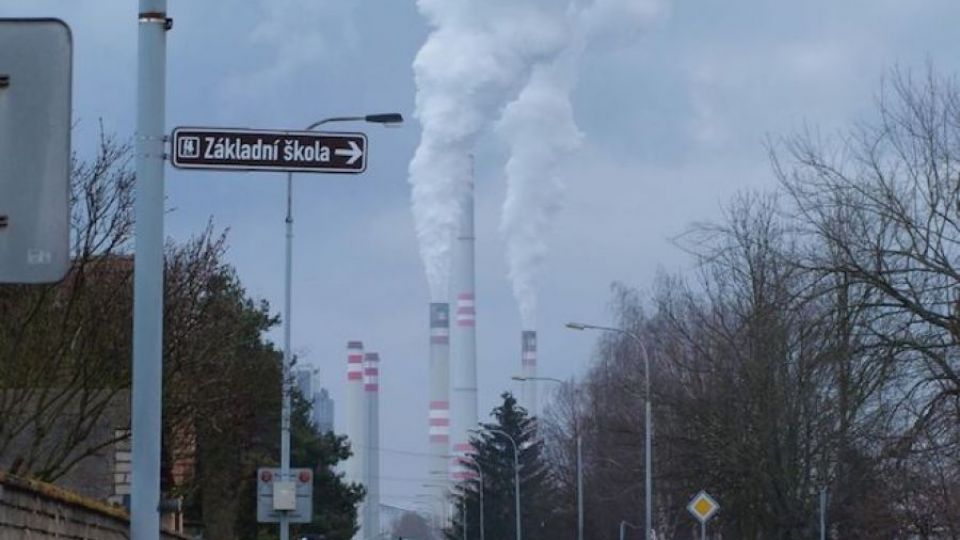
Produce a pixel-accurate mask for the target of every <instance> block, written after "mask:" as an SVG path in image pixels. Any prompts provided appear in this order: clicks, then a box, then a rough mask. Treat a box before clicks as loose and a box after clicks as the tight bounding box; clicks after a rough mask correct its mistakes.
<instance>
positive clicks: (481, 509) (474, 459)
mask: <svg viewBox="0 0 960 540" xmlns="http://www.w3.org/2000/svg"><path fill="white" fill-rule="evenodd" d="M461 459H466V460H469V461H471V462H473V464H474V465H476V466H477V474H478V475H479V476H480V540H485V538H484V533H483V467H481V466H480V462H479V461H478V460H477V459H476V458H474V457H472V456H470V455H469V454H468V455H464V456H462V457H461ZM464 504H466V498H464ZM463 521H464V533H463V538H464V540H466V538H467V533H466V521H467V520H466V518H464V520H463Z"/></svg>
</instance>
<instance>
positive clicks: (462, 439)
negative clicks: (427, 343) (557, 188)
mask: <svg viewBox="0 0 960 540" xmlns="http://www.w3.org/2000/svg"><path fill="white" fill-rule="evenodd" d="M474 240H475V239H474V236H473V167H472V166H471V170H470V174H469V177H468V178H467V179H466V186H465V189H464V190H463V199H462V201H461V213H460V231H459V234H458V236H457V242H456V247H455V248H454V259H453V270H454V273H453V279H452V280H451V282H452V285H453V287H454V294H455V295H456V299H457V304H456V325H455V327H454V329H453V351H454V354H453V418H454V422H453V455H454V461H453V475H452V476H453V479H454V480H455V481H459V480H463V479H466V478H468V477H469V476H470V473H469V471H468V470H466V469H465V468H464V466H463V462H462V461H461V460H460V459H459V457H460V456H463V455H465V454H468V453H472V452H473V447H472V446H471V445H470V432H469V431H468V430H470V429H474V428H476V427H477V422H478V416H477V335H476V313H477V312H476V296H475V293H474V287H475V269H474V249H475V248H474Z"/></svg>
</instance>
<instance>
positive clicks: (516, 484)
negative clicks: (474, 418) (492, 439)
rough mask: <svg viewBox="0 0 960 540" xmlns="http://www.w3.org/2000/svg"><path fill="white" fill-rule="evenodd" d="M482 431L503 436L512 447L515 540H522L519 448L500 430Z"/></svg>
mask: <svg viewBox="0 0 960 540" xmlns="http://www.w3.org/2000/svg"><path fill="white" fill-rule="evenodd" d="M468 431H470V432H471V433H478V432H480V431H481V430H478V429H470V430H468ZM482 431H488V432H490V433H496V434H498V435H503V436H504V437H506V438H507V440H508V441H510V444H512V445H513V497H514V501H515V504H516V510H515V512H516V514H517V540H523V534H522V532H521V530H520V458H519V455H520V448H519V447H518V446H517V441H515V440H514V439H513V437H511V436H510V434H509V433H507V432H506V431H503V430H502V429H491V428H483V430H482Z"/></svg>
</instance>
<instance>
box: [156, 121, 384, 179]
mask: <svg viewBox="0 0 960 540" xmlns="http://www.w3.org/2000/svg"><path fill="white" fill-rule="evenodd" d="M172 139H173V146H172V152H171V153H172V155H173V159H172V163H173V166H174V167H177V168H180V169H213V170H246V171H283V172H314V173H346V174H359V173H362V172H364V171H365V170H366V169H367V136H366V135H365V134H363V133H330V132H314V131H272V130H255V129H233V128H189V127H178V128H176V129H174V130H173V137H172Z"/></svg>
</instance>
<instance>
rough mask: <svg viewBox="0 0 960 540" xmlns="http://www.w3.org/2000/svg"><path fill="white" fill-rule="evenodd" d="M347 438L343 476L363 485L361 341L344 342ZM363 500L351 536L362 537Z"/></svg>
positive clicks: (364, 428) (364, 411)
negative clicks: (345, 352) (347, 446)
mask: <svg viewBox="0 0 960 540" xmlns="http://www.w3.org/2000/svg"><path fill="white" fill-rule="evenodd" d="M346 410H347V429H346V431H347V439H348V440H349V442H350V450H351V451H352V452H353V455H352V456H350V459H348V460H347V463H346V465H345V467H344V471H345V473H346V480H347V481H348V482H356V483H359V484H364V485H366V473H365V471H366V463H367V457H366V455H367V454H366V450H367V446H368V443H367V420H368V418H367V417H368V414H367V400H366V396H364V385H363V342H362V341H350V342H347V399H346ZM364 504H365V503H361V506H360V509H359V511H358V512H357V515H358V518H359V519H358V521H359V522H360V530H359V531H357V534H356V535H355V536H354V538H355V539H358V540H359V539H363V526H364V522H363V518H364V508H365V507H364Z"/></svg>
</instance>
